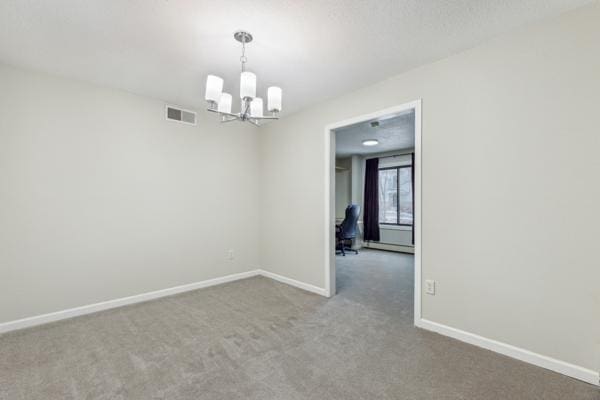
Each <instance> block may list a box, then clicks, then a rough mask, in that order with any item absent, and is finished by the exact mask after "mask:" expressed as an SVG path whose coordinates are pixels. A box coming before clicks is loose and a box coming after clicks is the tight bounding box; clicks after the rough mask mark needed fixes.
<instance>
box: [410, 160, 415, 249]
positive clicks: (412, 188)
mask: <svg viewBox="0 0 600 400" xmlns="http://www.w3.org/2000/svg"><path fill="white" fill-rule="evenodd" d="M410 167H411V168H410V192H411V193H412V214H413V219H412V244H415V153H414V152H413V153H410Z"/></svg>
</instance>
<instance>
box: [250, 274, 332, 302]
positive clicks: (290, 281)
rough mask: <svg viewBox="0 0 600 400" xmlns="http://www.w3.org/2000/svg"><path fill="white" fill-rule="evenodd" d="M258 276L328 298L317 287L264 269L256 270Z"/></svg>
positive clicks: (321, 289)
mask: <svg viewBox="0 0 600 400" xmlns="http://www.w3.org/2000/svg"><path fill="white" fill-rule="evenodd" d="M258 274H259V275H262V276H264V277H266V278H271V279H273V280H275V281H278V282H281V283H285V284H287V285H290V286H294V287H297V288H298V289H302V290H306V291H308V292H312V293H316V294H318V295H321V296H324V297H329V295H328V293H327V290H325V289H323V288H320V287H318V286H314V285H310V284H308V283H304V282H300V281H297V280H295V279H292V278H287V277H285V276H282V275H278V274H275V273H273V272H270V271H266V270H264V269H259V270H258Z"/></svg>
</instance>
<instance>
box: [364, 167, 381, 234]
mask: <svg viewBox="0 0 600 400" xmlns="http://www.w3.org/2000/svg"><path fill="white" fill-rule="evenodd" d="M364 207H365V209H364V214H363V222H364V225H365V227H364V240H373V241H376V242H378V241H379V159H378V158H371V159H370V160H367V165H366V170H365V200H364Z"/></svg>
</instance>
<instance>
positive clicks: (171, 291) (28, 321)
mask: <svg viewBox="0 0 600 400" xmlns="http://www.w3.org/2000/svg"><path fill="white" fill-rule="evenodd" d="M259 275H261V276H264V277H266V278H270V279H273V280H275V281H278V282H282V283H285V284H287V285H290V286H294V287H297V288H299V289H303V290H306V291H309V292H312V293H316V294H318V295H321V296H325V297H328V294H327V292H326V290H325V289H323V288H320V287H317V286H313V285H310V284H308V283H304V282H300V281H297V280H295V279H291V278H287V277H285V276H281V275H278V274H275V273H273V272H269V271H265V270H261V269H253V270H250V271H247V272H241V273H237V274H231V275H226V276H222V277H218V278H213V279H208V280H204V281H200V282H194V283H189V284H186V285H181V286H175V287H171V288H167V289H161V290H156V291H152V292H147V293H141V294H137V295H134V296H128V297H122V298H119V299H114V300H108V301H103V302H100V303H95V304H88V305H85V306H81V307H75V308H70V309H66V310H61V311H56V312H52V313H48V314H42V315H36V316H33V317H28V318H23V319H18V320H15V321H8V322H4V323H0V334H1V333H6V332H10V331H15V330H18V329H24V328H29V327H33V326H36V325H43V324H48V323H51V322H56V321H61V320H64V319H69V318H74V317H79V316H82V315H86V314H92V313H95V312H99V311H105V310H110V309H112V308H117V307H123V306H127V305H130V304H136V303H142V302H145V301H149V300H155V299H159V298H161V297H167V296H172V295H175V294H179V293H184V292H189V291H192V290H197V289H202V288H206V287H210V286H216V285H221V284H224V283H228V282H233V281H237V280H240V279H246V278H251V277H253V276H259Z"/></svg>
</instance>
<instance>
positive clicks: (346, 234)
mask: <svg viewBox="0 0 600 400" xmlns="http://www.w3.org/2000/svg"><path fill="white" fill-rule="evenodd" d="M359 215H360V206H359V205H358V204H350V205H349V206H348V207H346V217H345V218H344V221H343V222H342V223H341V224H340V235H341V237H343V238H344V239H353V238H355V237H356V234H357V232H358V216H359Z"/></svg>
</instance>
